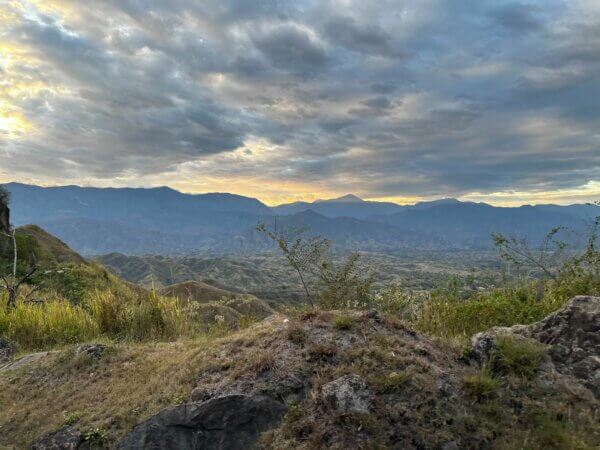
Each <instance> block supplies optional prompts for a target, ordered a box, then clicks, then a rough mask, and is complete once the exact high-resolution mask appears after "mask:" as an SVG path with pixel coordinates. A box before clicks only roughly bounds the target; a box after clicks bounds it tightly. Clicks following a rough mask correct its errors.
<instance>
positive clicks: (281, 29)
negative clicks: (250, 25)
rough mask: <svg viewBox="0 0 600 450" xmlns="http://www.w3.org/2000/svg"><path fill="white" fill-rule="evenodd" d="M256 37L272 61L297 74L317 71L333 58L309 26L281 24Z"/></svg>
mask: <svg viewBox="0 0 600 450" xmlns="http://www.w3.org/2000/svg"><path fill="white" fill-rule="evenodd" d="M252 41H253V42H254V45H255V46H256V48H257V49H258V50H259V51H260V52H261V53H262V54H263V55H264V56H265V57H266V59H267V60H268V62H269V63H271V64H272V65H273V66H274V67H276V68H277V69H280V70H283V71H287V72H290V73H291V74H294V75H300V76H308V75H315V74H317V73H318V72H320V71H322V70H324V69H325V66H326V65H327V64H328V62H329V57H328V55H327V51H326V50H325V48H324V45H323V44H322V43H320V42H319V39H318V38H317V37H316V36H315V35H314V33H313V32H312V30H310V29H307V28H306V27H300V26H298V25H295V24H280V25H277V26H275V27H274V28H272V29H269V30H265V31H261V32H259V33H257V34H256V35H254V36H252Z"/></svg>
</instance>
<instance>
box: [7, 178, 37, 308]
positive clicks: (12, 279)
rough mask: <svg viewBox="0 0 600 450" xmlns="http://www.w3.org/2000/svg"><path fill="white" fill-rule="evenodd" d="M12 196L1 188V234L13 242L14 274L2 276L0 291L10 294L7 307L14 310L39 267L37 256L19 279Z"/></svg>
mask: <svg viewBox="0 0 600 450" xmlns="http://www.w3.org/2000/svg"><path fill="white" fill-rule="evenodd" d="M9 200H10V195H9V193H8V191H7V190H6V189H5V188H4V187H3V186H0V234H2V235H4V236H6V237H8V238H9V239H10V240H11V241H12V274H11V275H0V279H2V284H0V289H4V290H6V291H7V292H8V301H7V304H6V306H7V307H8V308H12V307H14V306H15V304H16V302H17V297H18V295H19V289H20V288H21V286H23V284H25V283H26V282H27V281H29V280H30V279H31V277H32V276H33V275H34V274H35V272H36V271H37V265H36V263H35V256H34V258H33V259H32V264H31V266H30V267H29V268H28V269H27V270H26V272H25V274H24V275H23V276H21V277H19V278H17V262H18V245H17V234H16V230H15V229H14V228H13V227H12V226H11V224H10V215H9V208H8V203H9ZM33 292H35V289H33V290H32V291H30V293H29V295H31V294H32V293H33Z"/></svg>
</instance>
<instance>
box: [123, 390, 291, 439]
mask: <svg viewBox="0 0 600 450" xmlns="http://www.w3.org/2000/svg"><path fill="white" fill-rule="evenodd" d="M285 410H286V408H285V406H284V405H283V404H282V403H280V402H278V401H275V400H273V399H271V398H269V397H266V396H260V395H256V396H245V395H230V396H226V397H220V398H213V399H211V400H208V401H205V402H201V403H189V404H185V405H180V406H175V407H172V408H168V409H166V410H164V411H161V412H160V413H158V414H157V415H155V416H154V417H151V418H150V419H148V420H147V421H146V422H143V423H142V424H140V425H138V426H137V427H136V428H135V429H134V430H133V431H132V432H131V433H129V434H128V435H127V436H126V437H125V439H123V441H122V442H121V443H120V445H119V447H118V448H120V449H161V450H162V449H164V450H169V449H173V450H175V449H177V450H188V449H204V448H206V449H209V448H210V449H215V450H218V449H231V450H237V449H240V450H241V449H249V448H253V446H254V445H255V444H256V441H257V439H258V437H259V435H260V434H261V433H262V432H264V431H267V430H269V429H271V428H274V427H275V426H277V424H278V423H279V422H280V421H281V418H282V417H283V414H284V413H285Z"/></svg>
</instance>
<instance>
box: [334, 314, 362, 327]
mask: <svg viewBox="0 0 600 450" xmlns="http://www.w3.org/2000/svg"><path fill="white" fill-rule="evenodd" d="M355 322H356V318H355V317H352V316H338V317H336V318H335V319H333V328H335V329H336V330H349V329H351V328H352V326H353V325H354V323H355Z"/></svg>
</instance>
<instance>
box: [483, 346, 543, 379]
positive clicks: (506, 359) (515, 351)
mask: <svg viewBox="0 0 600 450" xmlns="http://www.w3.org/2000/svg"><path fill="white" fill-rule="evenodd" d="M496 347H497V348H496V349H495V351H494V353H493V354H492V356H491V359H490V365H491V370H493V371H495V372H499V373H505V374H514V375H519V376H523V377H526V378H532V377H533V375H535V372H536V371H537V369H538V367H539V365H540V362H541V361H542V359H543V357H544V354H545V353H546V347H545V346H544V345H543V344H540V343H539V342H538V341H535V340H533V339H525V338H516V337H514V336H499V337H498V338H497V340H496Z"/></svg>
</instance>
